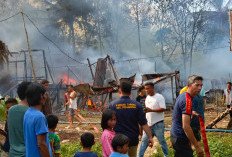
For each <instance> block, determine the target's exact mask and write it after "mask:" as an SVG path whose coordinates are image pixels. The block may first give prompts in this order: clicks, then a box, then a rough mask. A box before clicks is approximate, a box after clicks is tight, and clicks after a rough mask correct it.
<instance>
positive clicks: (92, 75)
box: [87, 58, 94, 81]
mask: <svg viewBox="0 0 232 157" xmlns="http://www.w3.org/2000/svg"><path fill="white" fill-rule="evenodd" d="M87 60H88V64H89V68H90V72H91V75H92V78H93V81H94V75H93V70H92V66H91V64H90V61H89V58H87Z"/></svg>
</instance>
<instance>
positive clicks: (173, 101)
mask: <svg viewBox="0 0 232 157" xmlns="http://www.w3.org/2000/svg"><path fill="white" fill-rule="evenodd" d="M171 88H172V104H173V105H174V103H175V100H174V93H173V76H171Z"/></svg>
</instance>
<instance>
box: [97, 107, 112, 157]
mask: <svg viewBox="0 0 232 157" xmlns="http://www.w3.org/2000/svg"><path fill="white" fill-rule="evenodd" d="M115 125H116V112H115V111H114V110H110V109H108V110H106V111H104V112H103V114H102V120H101V127H102V129H103V133H102V137H101V143H102V151H103V156H104V157H109V156H110V155H111V154H112V153H113V152H114V150H113V148H112V146H111V142H112V140H113V138H114V136H115V131H114V130H113V128H114V126H115Z"/></svg>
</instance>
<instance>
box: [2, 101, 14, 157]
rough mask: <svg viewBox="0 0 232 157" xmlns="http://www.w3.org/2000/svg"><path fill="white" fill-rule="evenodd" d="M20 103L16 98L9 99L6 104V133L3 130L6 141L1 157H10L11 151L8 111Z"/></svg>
mask: <svg viewBox="0 0 232 157" xmlns="http://www.w3.org/2000/svg"><path fill="white" fill-rule="evenodd" d="M17 103H18V101H17V100H16V99H15V98H8V99H7V100H6V102H5V105H6V111H5V114H6V123H5V129H4V131H3V130H1V132H2V134H4V135H5V136H6V140H5V142H4V144H3V146H2V149H3V152H1V153H0V155H1V156H8V154H9V151H10V142H9V132H8V122H7V118H8V111H9V109H10V108H11V107H12V106H14V105H16V104H17Z"/></svg>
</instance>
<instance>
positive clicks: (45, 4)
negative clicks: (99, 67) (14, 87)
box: [0, 0, 232, 84]
mask: <svg viewBox="0 0 232 157" xmlns="http://www.w3.org/2000/svg"><path fill="white" fill-rule="evenodd" d="M231 7H232V3H231V1H230V0H193V1H192V0H78V1H76V0H3V1H1V2H0V15H1V19H2V20H3V21H1V20H0V21H1V23H0V40H2V41H3V42H4V43H5V44H6V46H7V47H8V49H9V51H10V52H18V53H19V54H17V55H16V54H14V55H12V56H10V59H12V57H14V58H13V59H12V60H14V61H15V59H16V60H20V59H22V58H24V53H23V52H22V51H24V50H26V51H27V50H28V46H27V40H26V35H25V28H24V24H23V19H22V15H21V12H23V13H24V14H23V15H24V19H25V26H26V29H27V33H28V42H29V44H30V49H31V50H43V51H44V53H45V56H44V57H45V60H46V62H47V64H48V65H49V70H50V73H51V75H52V77H53V78H52V79H53V80H54V82H56V83H57V82H59V80H60V79H62V78H63V79H64V77H66V76H67V75H69V77H71V78H73V79H74V80H75V81H76V84H78V83H80V82H86V83H91V82H92V81H93V80H92V78H91V73H90V70H89V67H88V61H87V58H89V60H90V63H95V62H96V61H97V60H98V58H105V57H106V56H107V55H110V57H111V59H112V60H113V63H114V67H115V69H116V71H117V73H118V75H119V77H130V76H132V75H134V74H136V80H137V82H141V75H143V74H150V73H168V72H173V71H175V70H179V71H180V78H181V79H183V80H184V79H186V78H187V76H189V75H190V74H199V75H202V76H203V77H204V78H206V79H221V78H224V80H228V81H229V80H230V79H231V78H230V73H231V69H230V66H229V62H230V61H231V53H230V31H229V30H230V25H229V14H228V11H229V9H230V8H231ZM5 19H6V20H5ZM27 57H28V58H27V59H26V60H27V63H26V64H27V75H28V76H31V77H32V72H31V65H30V60H29V56H27ZM32 58H33V59H34V68H35V72H36V74H37V76H41V77H43V76H44V75H45V74H44V70H43V67H44V58H43V56H42V52H40V51H39V52H38V51H35V52H34V51H32ZM20 67H21V68H20ZM10 68H11V70H9V71H8V73H11V75H12V76H13V77H16V76H15V75H16V72H15V65H14V63H10ZM12 68H13V69H12ZM93 70H95V67H93ZM24 72H25V69H23V68H22V65H20V63H19V65H18V67H17V75H18V76H20V77H23V76H22V75H24V74H22V73H24ZM68 73H69V74H68ZM48 78H49V79H50V81H51V76H50V75H49V76H48Z"/></svg>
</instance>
